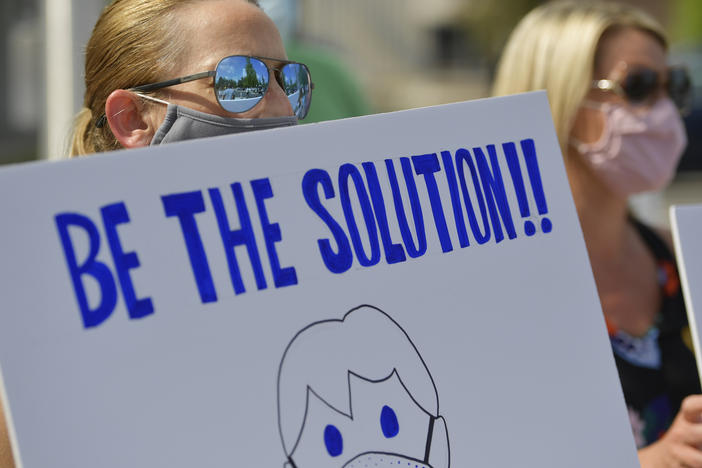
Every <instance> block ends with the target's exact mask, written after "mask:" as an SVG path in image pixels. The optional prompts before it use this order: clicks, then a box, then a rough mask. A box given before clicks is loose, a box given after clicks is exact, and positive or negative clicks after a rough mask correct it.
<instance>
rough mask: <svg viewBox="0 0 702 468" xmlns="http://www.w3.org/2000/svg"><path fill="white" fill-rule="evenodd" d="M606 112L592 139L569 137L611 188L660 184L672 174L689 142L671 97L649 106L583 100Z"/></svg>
mask: <svg viewBox="0 0 702 468" xmlns="http://www.w3.org/2000/svg"><path fill="white" fill-rule="evenodd" d="M584 106H586V107H591V108H596V109H599V110H600V111H601V112H602V113H603V114H604V127H603V130H602V135H601V136H600V138H599V139H598V140H597V141H596V142H594V143H584V142H581V141H578V140H576V139H575V138H573V137H571V138H570V144H571V145H572V146H574V147H575V149H577V150H578V152H579V153H580V154H581V155H582V157H583V158H584V160H585V162H586V163H587V164H588V165H589V166H590V167H591V168H592V169H593V171H594V172H595V173H596V174H597V176H598V177H600V178H601V179H602V180H603V181H604V182H605V184H607V186H608V187H609V188H610V190H612V191H613V192H614V193H616V194H618V195H619V196H621V197H623V198H626V197H628V196H629V195H632V194H635V193H640V192H647V191H653V190H660V189H662V188H663V187H665V186H666V185H667V184H668V183H670V181H671V180H672V179H673V176H674V175H675V168H676V167H677V165H678V162H679V161H680V156H682V152H683V150H684V149H685V146H686V145H687V136H686V134H685V127H684V125H683V122H682V119H681V118H680V114H679V112H678V110H677V108H676V107H675V105H674V104H673V102H672V101H671V100H670V99H669V98H667V97H666V98H661V99H659V100H658V101H657V102H656V103H655V104H654V105H653V107H651V108H650V109H649V110H647V111H643V112H640V113H639V112H636V111H635V110H634V109H632V108H631V107H630V106H627V105H623V104H612V103H609V102H597V103H596V102H589V101H588V102H585V103H584Z"/></svg>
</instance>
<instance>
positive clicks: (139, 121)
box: [70, 0, 312, 156]
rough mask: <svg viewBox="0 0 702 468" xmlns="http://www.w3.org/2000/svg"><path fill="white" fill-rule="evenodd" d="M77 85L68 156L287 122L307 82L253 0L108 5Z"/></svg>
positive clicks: (304, 103)
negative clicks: (80, 89)
mask: <svg viewBox="0 0 702 468" xmlns="http://www.w3.org/2000/svg"><path fill="white" fill-rule="evenodd" d="M85 88H86V91H85V98H84V107H83V109H82V110H81V111H80V113H79V114H78V115H77V117H76V121H75V128H74V133H73V138H72V143H71V149H70V154H71V156H76V155H82V154H89V153H95V152H100V151H109V150H114V149H119V148H134V147H139V146H147V145H154V144H162V143H168V142H172V141H179V140H184V139H191V138H199V137H207V136H215V135H222V134H230V133H238V132H244V131H250V130H258V129H264V128H273V127H280V126H288V125H294V124H296V123H297V121H298V119H302V118H304V117H305V115H306V114H307V111H308V110H309V105H310V100H311V89H312V83H311V81H310V75H309V70H308V69H307V67H306V66H305V65H304V64H300V63H295V62H290V61H288V60H287V59H286V55H285V49H284V48H283V43H282V41H281V38H280V34H279V33H278V30H277V29H276V27H275V25H274V24H273V21H271V19H270V18H268V16H266V15H265V14H264V13H263V11H262V10H261V9H260V8H259V7H258V4H257V2H256V0H115V1H113V2H112V3H111V4H110V5H109V6H108V7H107V8H106V9H105V10H104V11H103V13H102V15H101V16H100V18H99V20H98V22H97V24H96V25H95V28H94V30H93V34H92V36H91V38H90V41H89V42H88V44H87V47H86V59H85Z"/></svg>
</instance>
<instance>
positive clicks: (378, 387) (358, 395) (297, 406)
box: [278, 306, 450, 468]
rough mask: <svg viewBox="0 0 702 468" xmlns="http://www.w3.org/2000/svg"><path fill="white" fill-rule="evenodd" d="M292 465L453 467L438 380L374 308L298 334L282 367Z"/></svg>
mask: <svg viewBox="0 0 702 468" xmlns="http://www.w3.org/2000/svg"><path fill="white" fill-rule="evenodd" d="M278 424H279V429H280V435H281V440H282V442H283V448H284V449H285V453H286V456H287V462H286V465H288V466H289V468H307V467H325V466H328V467H344V468H368V467H373V468H375V467H389V466H395V467H397V466H398V465H399V466H403V467H411V468H424V467H430V468H449V466H450V454H449V442H448V433H447V429H446V423H445V421H444V418H443V417H441V416H440V415H439V399H438V394H437V391H436V387H435V385H434V380H433V379H432V377H431V374H430V373H429V370H428V369H427V367H426V364H425V363H424V360H423V359H422V357H421V356H420V354H419V352H418V351H417V349H416V347H415V346H414V344H413V343H412V342H411V340H410V339H409V337H408V336H407V334H406V333H405V331H404V330H403V329H402V328H401V327H400V326H399V325H398V324H397V323H396V322H395V321H394V320H393V319H391V318H390V317H389V316H388V315H387V314H385V313H384V312H382V311H380V310H379V309H376V308H374V307H371V306H361V307H358V308H356V309H353V310H351V311H350V312H348V313H347V314H346V315H345V316H344V318H343V320H327V321H322V322H316V323H313V324H311V325H309V326H307V327H306V328H304V329H303V330H301V331H300V332H298V333H297V335H295V337H294V338H293V340H292V341H291V342H290V344H289V345H288V347H287V349H286V350H285V353H284V355H283V359H282V361H281V363H280V369H279V374H278Z"/></svg>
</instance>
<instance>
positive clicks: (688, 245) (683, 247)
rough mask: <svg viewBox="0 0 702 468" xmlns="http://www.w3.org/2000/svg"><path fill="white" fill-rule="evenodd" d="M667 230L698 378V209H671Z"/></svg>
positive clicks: (701, 218)
mask: <svg viewBox="0 0 702 468" xmlns="http://www.w3.org/2000/svg"><path fill="white" fill-rule="evenodd" d="M670 227H671V231H672V234H673V242H674V244H675V257H676V259H677V261H678V270H679V272H680V283H681V285H682V291H683V297H684V298H685V307H686V309H687V318H688V321H689V322H690V331H691V334H692V341H693V343H694V348H695V360H696V361H697V368H698V371H699V374H700V375H701V376H702V368H701V367H700V365H701V363H702V350H701V349H700V343H701V341H700V332H702V329H700V327H701V326H702V242H700V241H701V240H702V205H680V206H671V207H670Z"/></svg>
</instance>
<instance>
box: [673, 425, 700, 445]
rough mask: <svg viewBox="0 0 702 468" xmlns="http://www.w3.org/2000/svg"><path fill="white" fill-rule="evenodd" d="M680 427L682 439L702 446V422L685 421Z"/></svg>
mask: <svg viewBox="0 0 702 468" xmlns="http://www.w3.org/2000/svg"><path fill="white" fill-rule="evenodd" d="M677 429H678V434H679V437H680V439H682V441H683V442H685V443H686V444H687V445H691V446H693V447H701V446H702V423H697V424H695V423H689V422H685V421H683V422H682V424H680V427H679V428H677Z"/></svg>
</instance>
